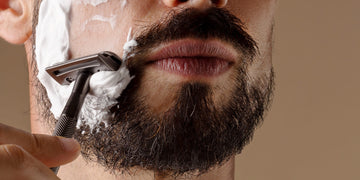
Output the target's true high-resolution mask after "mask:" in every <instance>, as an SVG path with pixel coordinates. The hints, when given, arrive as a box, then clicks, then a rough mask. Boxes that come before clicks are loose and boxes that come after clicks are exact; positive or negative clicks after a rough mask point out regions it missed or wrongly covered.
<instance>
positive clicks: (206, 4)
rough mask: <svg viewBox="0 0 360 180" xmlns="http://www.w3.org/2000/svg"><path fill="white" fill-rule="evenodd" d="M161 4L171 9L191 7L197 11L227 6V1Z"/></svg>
mask: <svg viewBox="0 0 360 180" xmlns="http://www.w3.org/2000/svg"><path fill="white" fill-rule="evenodd" d="M162 1H163V3H164V4H165V5H166V6H168V7H170V8H172V7H178V6H186V7H193V8H198V9H207V8H209V7H212V6H215V7H218V8H222V7H224V6H225V5H226V4H227V1H228V0H162Z"/></svg>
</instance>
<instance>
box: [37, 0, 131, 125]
mask: <svg viewBox="0 0 360 180" xmlns="http://www.w3.org/2000/svg"><path fill="white" fill-rule="evenodd" d="M84 2H85V1H84ZM86 2H90V1H86ZM91 2H98V3H99V2H105V1H104V0H100V1H91ZM95 4H96V3H95ZM70 8H71V0H43V1H42V3H41V5H40V10H39V19H38V25H37V27H36V46H35V54H36V62H37V65H38V71H39V73H38V79H39V81H40V82H41V83H42V84H43V86H44V87H45V89H46V92H47V95H48V97H49V100H50V102H51V104H52V107H51V109H50V111H51V112H52V113H53V114H54V116H55V118H59V116H60V115H61V112H62V110H63V108H64V106H65V104H66V102H67V100H68V98H69V96H70V93H71V90H72V86H73V84H72V85H67V86H66V85H60V84H58V83H57V82H56V81H55V80H53V79H52V78H51V77H50V75H48V74H47V72H45V68H46V67H49V66H51V65H54V64H56V63H60V62H63V61H66V60H67V59H68V52H69V12H70ZM129 34H131V30H130V32H129ZM129 37H131V35H129V36H128V42H127V43H125V45H124V56H123V59H124V60H126V59H127V58H126V56H125V54H128V52H129V51H130V50H131V49H132V48H133V47H134V46H136V45H137V43H136V41H135V40H132V39H130V38H129ZM94 53H97V52H94ZM131 79H132V78H131V77H130V74H129V71H128V69H127V68H126V67H125V62H124V63H123V65H122V66H121V67H120V69H119V70H118V71H112V72H110V71H109V72H98V73H95V74H94V75H93V76H92V77H91V79H90V92H89V94H88V95H87V96H86V98H85V101H84V105H83V108H82V110H81V112H80V119H81V120H80V121H79V122H78V125H79V123H80V122H83V121H84V120H85V119H86V120H87V122H85V123H86V124H88V125H89V126H90V127H91V128H94V126H95V125H97V124H99V123H100V122H103V121H105V120H106V119H108V118H109V116H110V113H109V112H108V109H107V108H108V107H109V106H111V105H113V104H114V103H116V98H117V97H119V96H120V94H121V92H122V91H123V90H124V89H125V88H126V86H127V85H128V83H129V82H130V81H131ZM105 125H107V123H106V121H105Z"/></svg>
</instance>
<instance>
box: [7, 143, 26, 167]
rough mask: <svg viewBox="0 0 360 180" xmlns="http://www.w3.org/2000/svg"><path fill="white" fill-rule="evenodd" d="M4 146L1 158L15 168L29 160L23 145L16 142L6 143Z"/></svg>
mask: <svg viewBox="0 0 360 180" xmlns="http://www.w3.org/2000/svg"><path fill="white" fill-rule="evenodd" d="M2 147H3V150H2V151H3V152H2V153H1V156H3V157H2V158H1V159H3V160H4V161H6V162H7V163H8V165H11V166H13V167H15V168H21V167H23V166H24V164H26V162H27V161H28V158H27V155H26V152H25V150H24V149H23V148H22V147H20V146H18V145H14V144H9V145H4V146H2Z"/></svg>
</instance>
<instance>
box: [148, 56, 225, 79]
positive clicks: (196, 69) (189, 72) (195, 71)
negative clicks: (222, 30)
mask: <svg viewBox="0 0 360 180" xmlns="http://www.w3.org/2000/svg"><path fill="white" fill-rule="evenodd" d="M152 64H153V65H154V67H155V68H157V69H160V70H163V71H167V72H170V73H174V74H178V75H183V76H217V75H220V74H222V73H224V72H225V71H227V70H228V69H229V68H230V65H231V64H230V62H228V61H225V60H222V59H218V58H214V57H179V58H177V57H175V58H167V59H161V60H157V61H154V62H153V63H152Z"/></svg>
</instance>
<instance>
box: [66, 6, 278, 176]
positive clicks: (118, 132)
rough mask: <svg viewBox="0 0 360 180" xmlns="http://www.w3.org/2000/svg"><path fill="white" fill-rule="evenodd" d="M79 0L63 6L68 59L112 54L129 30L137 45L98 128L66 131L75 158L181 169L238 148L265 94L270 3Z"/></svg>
mask: <svg viewBox="0 0 360 180" xmlns="http://www.w3.org/2000/svg"><path fill="white" fill-rule="evenodd" d="M82 2H83V1H81V0H78V1H77V0H73V5H72V9H71V15H70V17H71V18H70V19H71V22H70V54H71V57H72V58H77V57H80V56H84V55H88V54H94V53H97V52H100V51H104V50H107V51H113V52H115V53H117V54H119V55H122V54H123V45H124V43H125V42H126V41H127V37H128V35H129V33H130V35H131V36H132V37H133V38H134V39H135V40H136V41H137V42H138V46H136V47H135V48H134V49H133V50H132V51H131V58H129V59H128V61H127V65H128V67H129V69H130V73H131V74H132V75H134V79H133V80H132V82H131V83H130V84H129V86H128V87H127V89H125V91H124V92H123V94H122V96H121V97H119V98H118V99H117V100H118V104H117V105H115V106H113V107H109V109H111V110H110V111H111V113H112V118H111V119H109V120H108V122H107V124H108V126H104V124H101V123H100V124H98V127H97V129H96V130H91V129H90V128H89V127H88V125H87V124H86V123H83V124H81V126H80V128H79V129H78V131H77V133H76V134H75V137H76V138H77V139H78V140H79V141H80V143H81V144H82V149H83V155H85V157H88V158H90V159H94V160H97V161H99V162H100V163H101V164H103V165H104V166H106V167H107V168H110V169H113V170H118V169H128V168H132V167H141V168H145V169H150V170H155V171H160V172H166V173H170V174H182V173H185V172H189V171H190V172H195V171H198V172H200V173H201V172H205V171H206V170H208V169H209V168H211V167H214V166H215V165H219V164H221V163H223V162H224V161H226V160H228V159H229V158H230V157H231V156H233V155H235V154H236V153H240V151H241V150H242V148H243V146H244V145H245V144H246V143H247V142H248V141H249V140H250V139H251V137H252V134H253V131H254V128H255V127H256V126H257V125H258V124H259V123H260V122H261V120H262V115H263V111H264V110H265V109H266V108H267V105H268V101H269V97H270V94H271V90H272V78H273V74H272V65H271V43H272V42H271V41H272V26H273V15H274V10H275V3H276V0H229V1H227V2H226V1H210V0H192V1H191V0H189V1H171V0H169V1H167V0H163V1H161V0H128V1H127V2H126V4H124V0H109V1H108V2H106V3H102V4H99V5H98V6H93V5H90V4H86V3H82ZM218 3H219V4H218ZM219 6H220V7H219ZM122 7H123V8H122ZM130 29H131V30H130Z"/></svg>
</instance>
